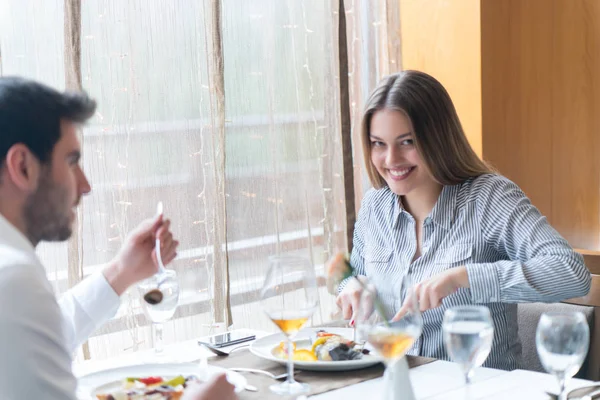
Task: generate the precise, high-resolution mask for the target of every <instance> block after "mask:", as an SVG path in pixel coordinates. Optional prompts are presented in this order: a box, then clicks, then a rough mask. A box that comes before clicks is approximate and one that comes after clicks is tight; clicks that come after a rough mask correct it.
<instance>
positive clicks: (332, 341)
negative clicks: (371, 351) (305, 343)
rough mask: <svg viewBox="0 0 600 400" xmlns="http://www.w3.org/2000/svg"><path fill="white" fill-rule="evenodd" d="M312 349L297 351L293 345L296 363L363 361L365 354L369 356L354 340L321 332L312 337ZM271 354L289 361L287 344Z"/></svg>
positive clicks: (278, 346) (279, 346) (282, 344)
mask: <svg viewBox="0 0 600 400" xmlns="http://www.w3.org/2000/svg"><path fill="white" fill-rule="evenodd" d="M310 343H311V347H310V348H306V349H297V348H296V343H293V349H294V353H293V356H292V357H293V359H294V361H347V360H358V359H361V358H362V356H363V354H368V351H367V350H362V348H361V346H357V344H356V343H355V342H353V341H352V340H349V339H346V338H345V337H343V336H341V335H338V334H335V333H331V332H327V331H324V330H319V331H317V332H315V333H314V334H313V335H311V338H310ZM271 353H272V354H273V355H274V356H275V357H277V358H281V359H287V342H281V343H279V345H277V346H275V348H274V349H273V350H272V351H271Z"/></svg>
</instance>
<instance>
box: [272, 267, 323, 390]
mask: <svg viewBox="0 0 600 400" xmlns="http://www.w3.org/2000/svg"><path fill="white" fill-rule="evenodd" d="M318 304H319V292H318V286H317V278H316V275H315V270H314V268H313V266H312V265H311V263H310V262H309V261H308V260H307V259H305V258H301V257H295V256H272V257H269V271H268V272H267V276H266V278H265V282H264V284H263V288H262V292H261V307H262V309H263V311H264V312H265V313H266V314H267V316H268V317H269V318H270V319H271V321H273V323H274V324H275V325H277V327H278V328H279V329H280V330H281V331H282V332H283V334H284V335H285V336H286V337H287V351H288V363H287V369H288V376H287V380H286V381H285V382H283V383H281V384H275V385H271V386H270V389H271V390H272V391H273V392H275V393H277V394H281V395H297V394H300V393H306V392H308V391H309V386H308V385H307V384H305V383H300V382H296V381H295V380H294V363H293V355H294V346H293V339H294V337H295V336H296V334H297V333H298V331H299V330H300V328H302V326H303V325H304V324H305V323H306V321H308V319H309V318H310V317H311V316H312V315H313V313H314V312H315V310H316V308H317V306H318Z"/></svg>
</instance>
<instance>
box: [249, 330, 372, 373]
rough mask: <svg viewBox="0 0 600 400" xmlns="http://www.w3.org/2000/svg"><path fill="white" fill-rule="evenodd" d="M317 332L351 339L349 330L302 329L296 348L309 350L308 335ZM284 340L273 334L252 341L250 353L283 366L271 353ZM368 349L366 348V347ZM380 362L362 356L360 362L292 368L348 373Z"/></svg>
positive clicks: (301, 363) (299, 364)
mask: <svg viewBox="0 0 600 400" xmlns="http://www.w3.org/2000/svg"><path fill="white" fill-rule="evenodd" d="M318 330H325V331H327V332H331V333H335V334H338V335H342V336H344V337H345V338H348V339H351V338H352V335H353V329H350V328H328V327H323V328H304V329H302V330H301V331H300V332H298V335H296V338H295V339H294V342H296V348H297V349H301V348H310V335H311V333H313V332H316V331H318ZM285 340H286V338H285V336H284V335H283V333H275V334H273V335H269V336H265V337H263V338H260V339H258V340H256V341H254V342H253V343H252V344H251V345H250V351H251V352H252V353H254V354H255V355H257V356H259V357H261V358H265V359H267V360H271V361H275V362H277V363H279V364H282V365H285V364H286V362H287V361H286V360H282V359H281V358H277V357H275V356H274V355H273V354H272V353H271V351H272V350H273V348H274V347H275V346H277V345H278V344H279V343H280V342H282V341H285ZM367 348H368V346H367ZM379 362H381V358H379V357H377V356H374V355H363V357H362V358H361V359H360V360H348V361H294V367H296V368H298V369H305V370H308V371H350V370H353V369H361V368H367V367H370V366H372V365H375V364H377V363H379Z"/></svg>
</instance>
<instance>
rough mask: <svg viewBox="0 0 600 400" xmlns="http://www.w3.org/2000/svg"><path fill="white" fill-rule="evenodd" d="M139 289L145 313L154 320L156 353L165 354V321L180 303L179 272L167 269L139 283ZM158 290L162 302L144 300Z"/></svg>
mask: <svg viewBox="0 0 600 400" xmlns="http://www.w3.org/2000/svg"><path fill="white" fill-rule="evenodd" d="M138 290H139V293H140V303H141V305H142V309H143V310H144V314H146V316H147V317H148V319H149V320H150V321H152V332H153V336H154V353H155V355H157V356H161V355H162V354H163V323H164V322H166V321H168V320H169V319H171V318H172V317H173V315H174V314H175V311H176V310H177V305H178V303H179V282H178V281H177V273H176V272H175V271H173V270H172V269H166V270H164V272H163V273H162V274H157V275H153V276H151V277H150V278H148V279H145V280H143V281H142V282H140V283H138ZM157 290H159V291H160V292H161V294H162V296H161V297H162V299H161V301H160V302H158V303H155V302H148V301H146V300H144V297H145V296H146V297H147V294H148V293H149V292H151V291H157Z"/></svg>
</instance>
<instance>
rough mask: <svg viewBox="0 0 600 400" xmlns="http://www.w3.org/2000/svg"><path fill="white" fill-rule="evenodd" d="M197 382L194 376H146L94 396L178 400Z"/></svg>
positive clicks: (118, 399) (100, 398)
mask: <svg viewBox="0 0 600 400" xmlns="http://www.w3.org/2000/svg"><path fill="white" fill-rule="evenodd" d="M194 381H198V378H197V377H195V376H188V377H187V378H185V377H184V376H183V375H179V376H176V377H174V378H170V379H168V378H163V377H160V376H148V377H141V378H134V377H130V378H125V379H124V380H123V382H122V384H121V387H120V388H117V389H115V390H114V391H112V392H110V393H102V394H96V397H97V398H98V400H178V399H179V398H181V396H182V395H183V390H184V389H185V388H186V386H187V385H188V384H189V383H190V382H194Z"/></svg>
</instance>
